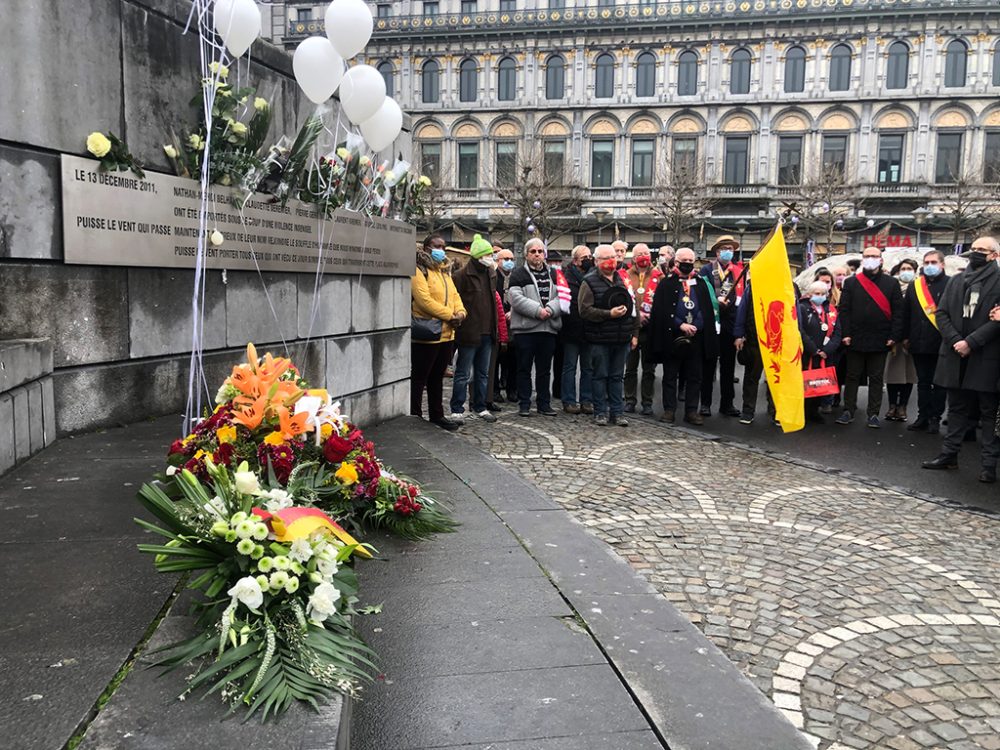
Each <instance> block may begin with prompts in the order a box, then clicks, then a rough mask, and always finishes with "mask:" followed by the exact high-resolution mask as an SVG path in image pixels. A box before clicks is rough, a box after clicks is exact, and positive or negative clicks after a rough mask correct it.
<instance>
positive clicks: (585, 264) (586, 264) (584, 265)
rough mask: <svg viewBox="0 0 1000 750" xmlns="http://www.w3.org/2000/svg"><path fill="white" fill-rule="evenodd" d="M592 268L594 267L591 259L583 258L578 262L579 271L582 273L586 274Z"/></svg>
mask: <svg viewBox="0 0 1000 750" xmlns="http://www.w3.org/2000/svg"><path fill="white" fill-rule="evenodd" d="M593 267H594V259H593V258H584V259H583V260H581V261H580V270H581V271H583V272H584V273H587V272H588V271H590V269H591V268H593Z"/></svg>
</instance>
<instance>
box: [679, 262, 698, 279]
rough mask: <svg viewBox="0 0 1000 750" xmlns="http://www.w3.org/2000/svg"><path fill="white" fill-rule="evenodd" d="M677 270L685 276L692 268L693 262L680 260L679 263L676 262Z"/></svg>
mask: <svg viewBox="0 0 1000 750" xmlns="http://www.w3.org/2000/svg"><path fill="white" fill-rule="evenodd" d="M677 270H678V271H680V272H681V273H682V274H683V275H684V276H687V275H688V274H689V273H691V272H692V271H693V270H694V263H689V262H687V261H681V262H680V263H678V264H677Z"/></svg>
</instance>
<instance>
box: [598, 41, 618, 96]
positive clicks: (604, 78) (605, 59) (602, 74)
mask: <svg viewBox="0 0 1000 750" xmlns="http://www.w3.org/2000/svg"><path fill="white" fill-rule="evenodd" d="M614 92H615V58H613V57H612V56H611V55H609V54H608V53H607V52H605V53H604V54H603V55H600V56H599V57H598V58H597V62H596V64H595V70H594V96H595V97H596V98H598V99H610V98H611V97H612V96H614Z"/></svg>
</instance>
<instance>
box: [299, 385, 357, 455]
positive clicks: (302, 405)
mask: <svg viewBox="0 0 1000 750" xmlns="http://www.w3.org/2000/svg"><path fill="white" fill-rule="evenodd" d="M302 412H306V413H307V414H309V419H308V420H307V421H306V427H308V428H310V429H312V430H313V431H315V433H316V445H319V444H320V440H321V439H322V435H321V433H322V430H323V425H325V424H328V425H330V426H332V427H333V428H334V429H335V430H339V429H340V428H341V426H342V425H343V423H344V422H346V421H347V415H346V414H341V413H340V402H339V401H337V402H336V403H331V402H330V396H329V395H326V396H325V397H324V396H310V395H305V396H303V397H302V398H300V399H299V400H298V401H296V402H295V413H296V414H301V413H302Z"/></svg>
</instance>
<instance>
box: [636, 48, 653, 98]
mask: <svg viewBox="0 0 1000 750" xmlns="http://www.w3.org/2000/svg"><path fill="white" fill-rule="evenodd" d="M655 89H656V56H655V55H653V53H652V52H643V53H642V54H641V55H639V56H638V57H637V58H636V59H635V95H636V96H653V94H654V91H655Z"/></svg>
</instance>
